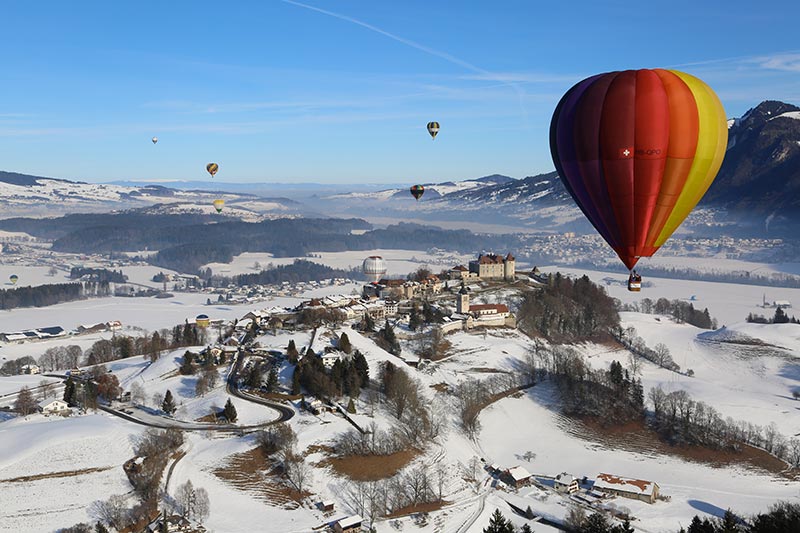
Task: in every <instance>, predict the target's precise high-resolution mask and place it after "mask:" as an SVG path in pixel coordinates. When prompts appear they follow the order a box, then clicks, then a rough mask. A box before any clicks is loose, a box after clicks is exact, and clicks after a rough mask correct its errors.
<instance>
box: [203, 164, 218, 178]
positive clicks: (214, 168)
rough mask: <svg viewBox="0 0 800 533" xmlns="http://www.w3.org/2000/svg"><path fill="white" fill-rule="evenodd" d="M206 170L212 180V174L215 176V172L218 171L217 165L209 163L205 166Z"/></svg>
mask: <svg viewBox="0 0 800 533" xmlns="http://www.w3.org/2000/svg"><path fill="white" fill-rule="evenodd" d="M206 170H207V171H208V173H209V174H211V177H212V178H213V177H214V174H216V173H217V171H218V170H219V165H218V164H216V163H209V164H207V165H206Z"/></svg>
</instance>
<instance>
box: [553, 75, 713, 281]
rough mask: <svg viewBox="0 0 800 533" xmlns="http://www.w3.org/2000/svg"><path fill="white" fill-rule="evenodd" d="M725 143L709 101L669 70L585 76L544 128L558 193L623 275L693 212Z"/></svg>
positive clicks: (695, 82)
mask: <svg viewBox="0 0 800 533" xmlns="http://www.w3.org/2000/svg"><path fill="white" fill-rule="evenodd" d="M727 141H728V128H727V121H726V117H725V110H724V109H723V108H722V104H721V103H720V101H719V98H717V95H716V94H714V91H712V90H711V88H710V87H709V86H708V85H706V84H705V83H703V82H702V81H701V80H699V79H698V78H696V77H694V76H691V75H689V74H686V73H684V72H679V71H676V70H664V69H654V70H646V69H645V70H626V71H624V72H608V73H605V74H599V75H596V76H592V77H590V78H587V79H585V80H583V81H581V82H579V83H578V84H576V85H575V86H574V87H572V88H571V89H570V90H569V91H568V92H567V93H566V94H565V95H564V96H563V98H562V99H561V101H560V102H559V103H558V106H557V107H556V110H555V113H554V114H553V119H552V122H551V123H550V151H551V153H552V156H553V162H554V163H555V165H556V170H557V171H558V174H559V176H560V177H561V180H562V181H563V183H564V186H565V187H566V189H567V190H568V191H569V193H570V194H571V195H572V198H573V199H574V200H575V203H577V204H578V207H580V209H581V211H583V213H584V215H586V218H588V219H589V221H590V222H591V223H592V225H593V226H594V227H595V228H596V229H597V231H598V233H600V235H602V237H603V238H604V239H605V240H606V242H608V244H609V245H610V246H611V248H613V249H614V251H615V252H616V253H617V255H618V256H619V258H620V259H621V260H622V262H623V263H625V265H626V266H627V267H628V268H629V269H632V268H633V267H634V265H636V262H637V261H638V260H639V259H640V258H641V257H650V256H652V255H653V254H654V253H655V252H656V251H657V250H658V249H659V247H660V246H661V245H663V244H664V242H665V241H666V240H667V239H668V238H669V237H670V235H672V233H673V232H674V231H675V230H676V229H677V228H678V226H679V225H680V224H681V222H682V221H683V220H684V219H685V218H686V217H687V215H688V214H689V213H690V212H691V211H692V209H693V208H694V206H695V205H697V203H698V202H699V201H700V199H701V198H702V197H703V195H704V194H705V192H706V190H708V187H709V186H710V185H711V183H712V182H713V181H714V178H715V177H716V175H717V171H718V170H719V168H720V166H721V165H722V159H723V157H724V156H725V148H726V145H727ZM639 279H641V278H639Z"/></svg>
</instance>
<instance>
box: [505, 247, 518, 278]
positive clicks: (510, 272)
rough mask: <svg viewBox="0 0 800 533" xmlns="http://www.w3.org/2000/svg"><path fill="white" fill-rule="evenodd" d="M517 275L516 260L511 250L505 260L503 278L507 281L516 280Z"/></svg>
mask: <svg viewBox="0 0 800 533" xmlns="http://www.w3.org/2000/svg"><path fill="white" fill-rule="evenodd" d="M515 277H516V260H515V259H514V256H513V255H511V252H508V255H506V258H505V260H504V261H503V279H504V280H506V281H514V278H515Z"/></svg>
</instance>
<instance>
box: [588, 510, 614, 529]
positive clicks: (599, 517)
mask: <svg viewBox="0 0 800 533" xmlns="http://www.w3.org/2000/svg"><path fill="white" fill-rule="evenodd" d="M610 527H611V526H610V524H609V523H608V520H607V519H606V517H605V515H603V514H600V513H592V514H590V515H589V516H588V518H586V521H585V522H584V523H583V527H582V528H581V533H609V529H610Z"/></svg>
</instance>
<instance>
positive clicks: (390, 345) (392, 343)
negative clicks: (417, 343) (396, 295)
mask: <svg viewBox="0 0 800 533" xmlns="http://www.w3.org/2000/svg"><path fill="white" fill-rule="evenodd" d="M380 335H381V339H383V341H384V346H383V348H384V349H385V350H386V351H387V352H389V353H390V354H392V355H400V342H399V341H398V340H397V336H396V335H395V333H394V328H393V327H392V326H391V324H389V321H388V320H387V321H386V323H385V324H384V326H383V329H382V330H381V333H380Z"/></svg>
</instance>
